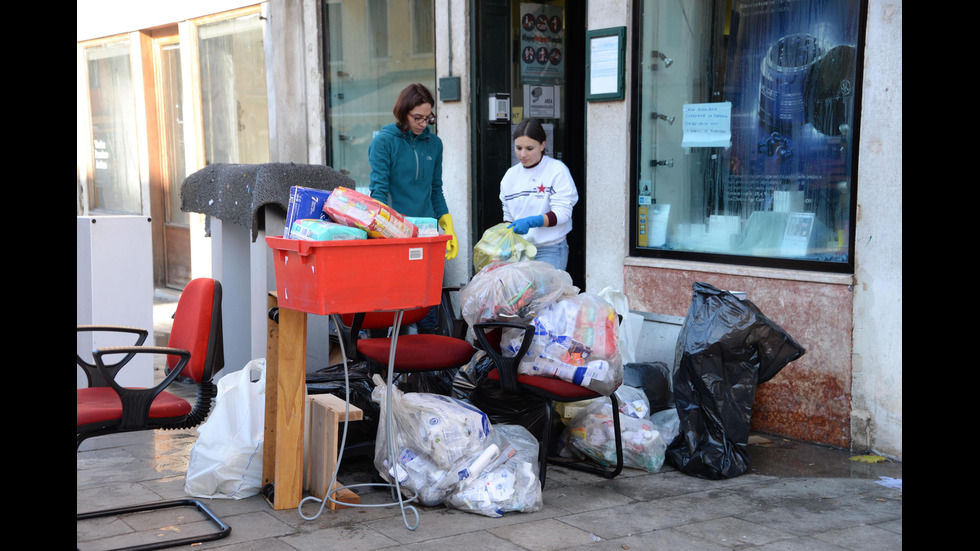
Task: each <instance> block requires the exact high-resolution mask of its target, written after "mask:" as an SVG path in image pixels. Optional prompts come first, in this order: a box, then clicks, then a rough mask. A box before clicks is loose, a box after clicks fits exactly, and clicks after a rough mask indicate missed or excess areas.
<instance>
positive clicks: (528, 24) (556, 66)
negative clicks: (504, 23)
mask: <svg viewBox="0 0 980 551" xmlns="http://www.w3.org/2000/svg"><path fill="white" fill-rule="evenodd" d="M563 18H564V13H563V10H562V8H561V6H551V5H547V4H535V3H530V2H522V3H521V29H520V33H521V41H520V44H521V82H522V83H524V84H549V83H555V82H559V81H560V80H561V78H562V76H563V75H564V69H565V22H564V19H563Z"/></svg>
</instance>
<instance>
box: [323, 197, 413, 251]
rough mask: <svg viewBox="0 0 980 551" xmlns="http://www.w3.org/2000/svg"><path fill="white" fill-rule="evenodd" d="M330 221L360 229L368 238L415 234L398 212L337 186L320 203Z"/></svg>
mask: <svg viewBox="0 0 980 551" xmlns="http://www.w3.org/2000/svg"><path fill="white" fill-rule="evenodd" d="M323 212H325V213H326V214H327V216H329V217H330V219H331V220H333V221H334V222H337V223H339V224H344V225H346V226H350V227H354V228H360V229H362V230H364V231H366V232H367V234H368V237H386V238H395V239H397V238H406V237H418V233H419V230H418V228H417V227H415V224H412V223H411V222H409V221H408V220H406V219H405V217H404V216H402V215H401V214H400V213H398V212H396V211H395V210H394V209H392V208H391V207H389V206H388V205H385V204H384V203H382V202H380V201H377V200H375V199H372V198H371V197H369V196H367V195H364V194H363V193H361V192H359V191H355V190H353V189H349V188H345V187H338V188H337V189H335V190H333V192H331V193H330V197H327V201H326V202H325V203H324V204H323Z"/></svg>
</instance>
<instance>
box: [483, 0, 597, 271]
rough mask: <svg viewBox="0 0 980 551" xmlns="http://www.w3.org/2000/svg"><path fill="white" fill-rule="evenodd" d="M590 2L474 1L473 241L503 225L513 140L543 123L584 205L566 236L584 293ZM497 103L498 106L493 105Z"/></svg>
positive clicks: (549, 148)
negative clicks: (533, 122) (519, 127)
mask: <svg viewBox="0 0 980 551" xmlns="http://www.w3.org/2000/svg"><path fill="white" fill-rule="evenodd" d="M585 4H586V3H585V2H575V1H566V0H539V1H536V2H522V1H519V0H485V1H481V2H474V10H473V14H474V21H473V28H474V29H475V43H476V55H475V56H474V72H475V75H474V77H475V78H474V82H476V83H477V85H476V86H475V87H474V93H475V94H476V96H475V98H474V105H475V106H476V109H474V114H475V116H476V117H477V119H476V121H475V123H474V129H475V131H474V133H475V136H474V140H473V143H474V148H475V149H474V154H473V158H474V159H475V163H474V168H475V173H474V181H475V182H476V190H475V193H474V194H473V198H474V204H473V212H474V224H475V227H474V228H473V231H474V236H473V237H474V242H475V241H477V240H479V238H480V236H481V235H482V234H483V232H484V231H485V230H486V229H487V228H489V227H491V226H493V225H495V224H498V223H500V222H502V221H503V220H502V216H503V213H502V210H501V205H500V199H499V191H500V179H501V178H502V177H503V175H504V173H505V172H506V171H507V169H508V168H510V167H511V166H513V165H514V164H516V162H517V160H516V157H515V156H514V152H513V142H512V140H511V134H512V131H513V127H514V125H516V124H517V123H519V122H520V121H521V120H522V119H523V118H526V117H533V118H537V119H540V120H541V122H542V123H544V125H545V128H546V131H548V132H549V134H550V136H551V137H550V138H549V140H548V143H547V152H548V154H549V155H551V156H553V157H554V158H555V159H558V160H560V161H562V162H563V163H565V165H567V166H568V169H569V171H570V172H571V174H572V178H573V179H574V180H575V185H576V187H577V188H578V195H579V200H578V203H577V204H576V205H575V208H574V210H573V212H572V228H573V229H572V231H571V233H569V234H568V237H567V239H568V247H569V255H568V266H567V268H566V271H567V272H568V273H569V275H571V277H572V282H573V283H574V284H575V285H576V286H577V287H578V288H579V289H581V290H585V253H586V251H585V242H586V240H585V232H586V227H585V205H586V203H587V201H586V187H585V172H586V167H585V57H586V56H585V8H586V5H585ZM491 98H493V100H491Z"/></svg>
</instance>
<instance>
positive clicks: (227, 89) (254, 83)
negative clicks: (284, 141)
mask: <svg viewBox="0 0 980 551" xmlns="http://www.w3.org/2000/svg"><path fill="white" fill-rule="evenodd" d="M198 38H199V41H200V44H199V50H200V58H201V105H202V112H203V117H204V152H205V153H204V154H205V163H206V164H211V163H249V164H261V163H266V162H268V161H269V113H268V101H267V96H266V82H265V51H264V49H263V48H264V46H263V42H264V40H263V31H262V23H261V21H260V20H259V15H258V14H257V13H256V14H251V15H246V16H242V17H237V18H235V19H229V20H225V21H218V22H216V23H209V24H206V25H201V27H200V28H199V30H198Z"/></svg>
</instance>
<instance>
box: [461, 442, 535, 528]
mask: <svg viewBox="0 0 980 551" xmlns="http://www.w3.org/2000/svg"><path fill="white" fill-rule="evenodd" d="M492 431H493V439H494V441H495V444H491V445H490V446H489V447H488V448H487V452H485V453H484V455H481V457H478V458H477V459H476V460H475V461H474V465H473V466H472V468H470V474H471V475H472V476H471V477H469V478H467V479H465V480H463V481H461V482H460V484H459V485H457V487H456V488H455V489H454V490H453V491H452V492H450V494H449V495H448V496H447V497H446V499H445V504H446V506H447V507H451V508H454V509H459V510H461V511H467V512H470V513H476V514H479V515H483V516H487V517H493V518H496V517H501V516H503V515H504V513H509V512H520V513H532V512H534V511H540V510H541V508H542V507H543V506H544V498H543V496H542V493H541V481H540V480H538V441H537V440H535V439H534V436H532V435H531V433H530V432H528V430H527V429H526V428H524V427H522V426H521V425H506V424H499V425H493V427H492ZM487 456H492V457H490V458H489V459H490V461H489V462H486V461H485V459H486V458H487ZM481 460H484V461H481ZM483 465H485V466H483Z"/></svg>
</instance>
